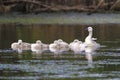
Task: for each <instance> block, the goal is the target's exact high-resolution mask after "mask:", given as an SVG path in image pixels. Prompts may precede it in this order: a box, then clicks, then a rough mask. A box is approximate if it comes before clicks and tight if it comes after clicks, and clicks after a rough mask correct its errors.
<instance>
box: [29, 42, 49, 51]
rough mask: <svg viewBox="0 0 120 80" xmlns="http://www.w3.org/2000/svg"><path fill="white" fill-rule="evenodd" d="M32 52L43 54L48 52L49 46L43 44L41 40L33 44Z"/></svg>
mask: <svg viewBox="0 0 120 80" xmlns="http://www.w3.org/2000/svg"><path fill="white" fill-rule="evenodd" d="M31 50H32V51H33V52H36V53H42V52H43V51H45V50H48V44H43V43H42V42H41V41H40V40H37V41H36V43H33V44H31Z"/></svg>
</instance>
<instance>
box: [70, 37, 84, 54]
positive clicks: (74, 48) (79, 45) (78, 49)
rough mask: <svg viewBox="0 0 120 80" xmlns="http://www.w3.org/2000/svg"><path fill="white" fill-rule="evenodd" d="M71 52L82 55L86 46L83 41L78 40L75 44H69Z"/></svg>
mask: <svg viewBox="0 0 120 80" xmlns="http://www.w3.org/2000/svg"><path fill="white" fill-rule="evenodd" d="M69 47H70V50H71V51H73V52H75V53H81V52H82V51H84V45H83V43H82V41H79V40H78V39H75V40H74V41H73V42H71V43H70V44H69Z"/></svg>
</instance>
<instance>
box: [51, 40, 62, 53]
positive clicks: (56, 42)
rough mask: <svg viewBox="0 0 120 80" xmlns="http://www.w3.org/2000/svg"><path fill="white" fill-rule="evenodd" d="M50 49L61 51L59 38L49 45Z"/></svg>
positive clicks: (55, 51)
mask: <svg viewBox="0 0 120 80" xmlns="http://www.w3.org/2000/svg"><path fill="white" fill-rule="evenodd" d="M49 50H50V51H51V52H54V53H57V52H59V50H60V49H59V43H58V41H57V40H55V41H54V42H53V43H51V44H50V45H49Z"/></svg>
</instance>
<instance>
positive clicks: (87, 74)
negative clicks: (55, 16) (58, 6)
mask: <svg viewBox="0 0 120 80" xmlns="http://www.w3.org/2000/svg"><path fill="white" fill-rule="evenodd" d="M88 26H93V28H94V31H93V33H94V35H93V36H94V37H96V38H98V40H97V42H98V43H100V44H101V45H102V46H103V47H102V48H100V50H98V51H97V52H94V53H90V54H89V53H84V52H83V53H81V54H74V53H73V52H72V51H68V52H63V53H61V54H54V53H52V52H50V51H45V52H42V53H41V54H37V53H34V52H32V51H31V50H29V51H23V52H22V53H18V52H16V51H13V50H12V49H11V48H10V45H11V43H13V42H15V41H17V40H18V39H22V40H23V41H25V42H29V43H34V42H35V41H36V40H38V39H40V40H41V41H42V42H44V43H47V44H50V43H52V42H53V41H54V40H56V39H60V38H61V39H63V40H64V41H66V42H68V43H70V42H72V41H73V40H74V39H79V40H82V41H84V39H85V37H86V36H87V35H88V32H87V30H86V28H87V27H88ZM119 34H120V25H119V24H96V25H21V24H15V25H14V24H3V25H0V79H9V80H14V79H15V80H16V79H21V80H22V79H26V80H28V79H29V80H30V79H35V80H37V79H39V80H41V79H48V80H56V79H59V80H62V79H63V80H72V79H82V80H87V79H89V80H96V79H97V80H110V79H111V80H119V79H120V76H119V74H120V68H119V66H120V35H119Z"/></svg>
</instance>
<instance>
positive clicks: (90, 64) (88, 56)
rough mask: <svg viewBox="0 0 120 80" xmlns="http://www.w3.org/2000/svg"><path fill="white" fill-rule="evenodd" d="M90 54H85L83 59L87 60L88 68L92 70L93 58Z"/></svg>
mask: <svg viewBox="0 0 120 80" xmlns="http://www.w3.org/2000/svg"><path fill="white" fill-rule="evenodd" d="M92 56H93V55H92V53H85V57H86V59H87V60H88V67H90V68H93V57H92Z"/></svg>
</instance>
